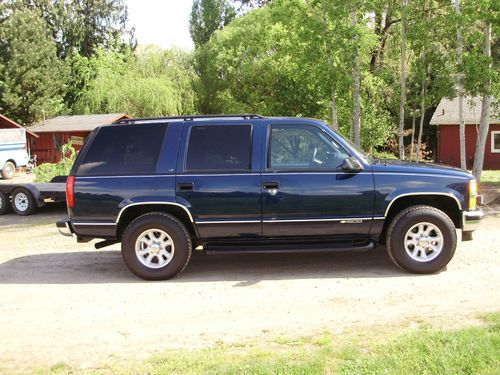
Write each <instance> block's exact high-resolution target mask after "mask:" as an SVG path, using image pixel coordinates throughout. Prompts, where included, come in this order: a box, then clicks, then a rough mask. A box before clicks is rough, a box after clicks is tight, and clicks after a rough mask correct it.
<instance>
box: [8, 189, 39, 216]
mask: <svg viewBox="0 0 500 375" xmlns="http://www.w3.org/2000/svg"><path fill="white" fill-rule="evenodd" d="M12 209H13V210H14V212H15V213H16V214H18V215H21V216H27V215H31V214H32V213H33V212H35V209H36V204H35V198H34V197H33V195H32V194H31V193H30V192H29V190H27V189H25V188H17V189H15V190H14V191H13V192H12Z"/></svg>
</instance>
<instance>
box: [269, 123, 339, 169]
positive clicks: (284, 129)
mask: <svg viewBox="0 0 500 375" xmlns="http://www.w3.org/2000/svg"><path fill="white" fill-rule="evenodd" d="M269 145H270V146H269V156H268V158H269V160H268V168H269V169H271V170H290V169H293V170H304V171H307V170H336V169H339V168H340V167H341V166H342V163H343V162H344V160H345V159H346V158H347V157H349V154H348V153H347V151H346V150H344V149H343V148H342V147H341V146H340V145H339V144H337V143H336V142H335V141H334V140H333V139H332V138H331V137H330V136H328V134H325V133H324V132H323V131H322V130H321V129H319V128H317V127H316V126H311V125H271V132H270V141H269Z"/></svg>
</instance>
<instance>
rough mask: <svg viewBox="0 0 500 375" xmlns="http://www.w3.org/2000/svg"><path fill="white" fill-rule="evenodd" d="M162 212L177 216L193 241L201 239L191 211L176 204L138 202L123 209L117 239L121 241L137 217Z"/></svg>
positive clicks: (120, 214)
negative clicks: (126, 229)
mask: <svg viewBox="0 0 500 375" xmlns="http://www.w3.org/2000/svg"><path fill="white" fill-rule="evenodd" d="M151 212H162V213H167V214H170V215H173V216H175V217H176V218H178V219H179V220H180V221H181V222H182V223H183V224H184V225H185V227H186V228H187V229H188V231H189V234H190V235H191V237H192V239H193V240H196V239H198V238H199V235H198V231H197V230H196V227H195V225H194V220H193V216H192V215H191V212H190V211H189V209H188V208H187V207H186V206H184V205H182V204H180V203H176V202H137V203H131V204H129V205H126V206H125V207H123V208H122V209H121V210H120V212H119V213H118V216H117V218H116V237H117V238H118V239H121V237H122V235H123V232H124V231H125V228H127V226H128V225H129V224H130V223H131V222H132V221H133V220H134V219H136V218H137V217H139V216H141V215H144V214H147V213H151Z"/></svg>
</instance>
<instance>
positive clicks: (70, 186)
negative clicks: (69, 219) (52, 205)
mask: <svg viewBox="0 0 500 375" xmlns="http://www.w3.org/2000/svg"><path fill="white" fill-rule="evenodd" d="M74 187H75V176H68V178H67V180H66V204H67V206H68V208H73V206H74V205H75V195H74V190H75V189H74Z"/></svg>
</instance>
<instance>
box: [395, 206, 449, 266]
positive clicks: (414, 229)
mask: <svg viewBox="0 0 500 375" xmlns="http://www.w3.org/2000/svg"><path fill="white" fill-rule="evenodd" d="M456 246H457V235H456V232H455V226H454V224H453V222H452V221H451V219H450V218H449V217H448V216H447V215H446V214H445V213H444V212H443V211H441V210H438V209H437V208H434V207H430V206H412V207H409V208H407V209H405V210H403V211H401V212H400V213H399V214H398V215H397V216H396V217H395V218H394V219H393V220H392V222H391V224H390V225H389V228H388V230H387V252H388V253H389V256H390V257H391V259H392V260H393V262H394V263H396V265H398V266H399V267H401V268H402V269H404V270H406V271H408V272H412V273H435V272H438V271H440V270H442V269H443V268H445V267H446V265H447V264H448V263H449V262H450V260H451V258H452V257H453V254H454V253H455V249H456Z"/></svg>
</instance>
